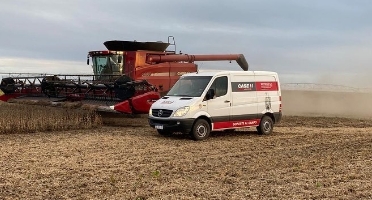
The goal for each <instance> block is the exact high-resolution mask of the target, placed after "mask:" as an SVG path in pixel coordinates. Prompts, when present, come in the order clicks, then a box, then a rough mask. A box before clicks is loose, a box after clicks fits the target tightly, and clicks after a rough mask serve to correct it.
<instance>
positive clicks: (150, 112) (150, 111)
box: [149, 108, 152, 116]
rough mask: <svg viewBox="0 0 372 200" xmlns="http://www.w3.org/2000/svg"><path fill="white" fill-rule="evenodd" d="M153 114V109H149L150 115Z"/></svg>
mask: <svg viewBox="0 0 372 200" xmlns="http://www.w3.org/2000/svg"><path fill="white" fill-rule="evenodd" d="M151 115H152V109H151V108H150V110H149V116H151Z"/></svg>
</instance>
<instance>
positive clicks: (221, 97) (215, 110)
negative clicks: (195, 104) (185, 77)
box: [207, 76, 232, 130]
mask: <svg viewBox="0 0 372 200" xmlns="http://www.w3.org/2000/svg"><path fill="white" fill-rule="evenodd" d="M228 83H229V80H228V76H220V77H217V78H216V79H215V80H214V81H213V83H212V85H211V87H210V88H209V89H213V90H214V91H215V95H214V97H213V98H211V99H209V100H208V101H207V106H208V109H207V110H208V113H209V114H210V115H211V120H212V127H211V129H212V130H217V129H224V128H229V127H231V126H230V114H231V101H232V100H231V95H230V92H229V90H231V88H230V87H229V84H228Z"/></svg>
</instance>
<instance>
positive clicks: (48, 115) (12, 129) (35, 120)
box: [0, 103, 102, 134]
mask: <svg viewBox="0 0 372 200" xmlns="http://www.w3.org/2000/svg"><path fill="white" fill-rule="evenodd" d="M101 124H102V120H101V118H100V116H99V115H97V114H96V113H95V112H94V111H91V110H83V109H74V107H59V108H53V107H50V106H43V105H42V104H39V105H27V104H10V103H2V104H1V105H0V134H10V133H33V132H38V131H58V130H71V129H84V128H94V127H99V126H101Z"/></svg>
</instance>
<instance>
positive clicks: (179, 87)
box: [167, 76, 212, 97]
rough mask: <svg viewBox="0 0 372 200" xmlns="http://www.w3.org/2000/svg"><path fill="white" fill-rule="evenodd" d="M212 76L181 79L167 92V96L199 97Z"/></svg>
mask: <svg viewBox="0 0 372 200" xmlns="http://www.w3.org/2000/svg"><path fill="white" fill-rule="evenodd" d="M211 78H212V76H185V77H181V78H180V79H179V80H178V81H177V82H176V84H174V86H173V87H172V89H171V90H169V92H168V94H167V96H184V97H200V96H201V95H202V93H203V92H204V90H205V88H206V87H207V85H208V83H209V81H210V80H211Z"/></svg>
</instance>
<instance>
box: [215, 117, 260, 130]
mask: <svg viewBox="0 0 372 200" xmlns="http://www.w3.org/2000/svg"><path fill="white" fill-rule="evenodd" d="M260 121H261V120H260V119H250V120H239V121H228V122H216V123H213V130H218V129H226V128H239V127H251V126H258V125H259V124H260Z"/></svg>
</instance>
